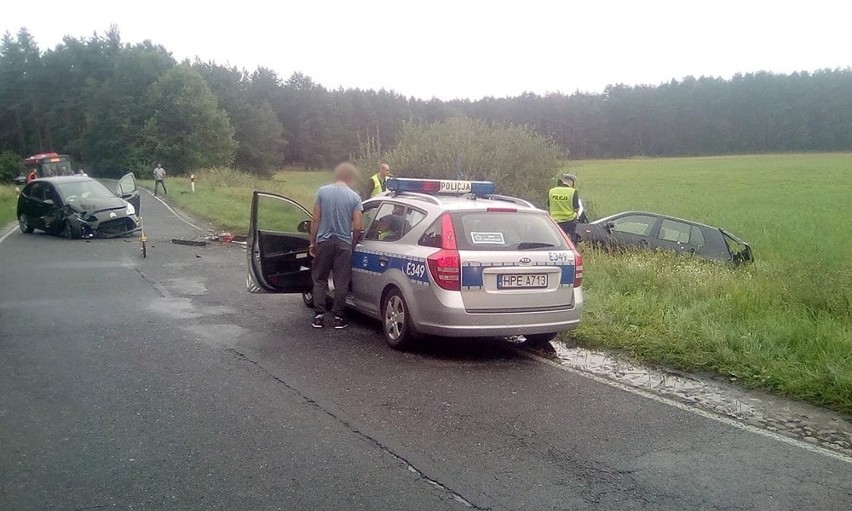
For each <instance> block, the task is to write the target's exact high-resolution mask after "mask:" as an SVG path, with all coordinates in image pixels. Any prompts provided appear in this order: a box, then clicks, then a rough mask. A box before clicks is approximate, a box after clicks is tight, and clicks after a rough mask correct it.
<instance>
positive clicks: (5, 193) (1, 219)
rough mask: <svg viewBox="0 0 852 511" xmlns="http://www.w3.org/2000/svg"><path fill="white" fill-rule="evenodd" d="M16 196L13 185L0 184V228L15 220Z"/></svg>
mask: <svg viewBox="0 0 852 511" xmlns="http://www.w3.org/2000/svg"><path fill="white" fill-rule="evenodd" d="M17 205H18V196H17V194H16V193H15V187H14V186H13V185H0V229H3V228H4V227H6V225H7V224H8V223H10V222H12V221H14V220H15V215H16V213H15V210H16V208H17Z"/></svg>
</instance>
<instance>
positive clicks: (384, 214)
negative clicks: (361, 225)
mask: <svg viewBox="0 0 852 511" xmlns="http://www.w3.org/2000/svg"><path fill="white" fill-rule="evenodd" d="M406 210H407V208H406V207H405V206H404V205H402V204H395V203H392V202H385V203H383V204H382V205H381V206H380V207H379V208H378V212H377V213H376V216H375V220H373V221H372V222H371V224H370V228H369V229H367V233H366V234H365V235H364V239H365V240H376V241H396V240H398V239H400V238H401V237H402V236H403V235H405V233H406V232H408V230H409V229H410V228H411V227H410V226H409V225H408V223H407V220H406Z"/></svg>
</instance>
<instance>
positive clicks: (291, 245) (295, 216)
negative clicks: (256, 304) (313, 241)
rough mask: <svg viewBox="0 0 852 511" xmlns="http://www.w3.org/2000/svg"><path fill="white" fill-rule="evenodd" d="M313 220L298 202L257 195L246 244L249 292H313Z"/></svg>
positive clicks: (267, 194)
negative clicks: (310, 250)
mask: <svg viewBox="0 0 852 511" xmlns="http://www.w3.org/2000/svg"><path fill="white" fill-rule="evenodd" d="M310 220H311V214H310V212H308V210H307V209H305V208H304V207H302V206H301V205H300V204H299V203H297V202H296V201H294V200H292V199H289V198H287V197H284V196H282V195H277V194H274V193H268V192H258V191H256V192H254V194H253V195H252V200H251V220H250V222H249V232H248V240H247V242H248V243H247V244H248V247H247V248H248V276H247V277H246V286H247V287H248V290H249V292H252V293H263V292H268V293H305V292H309V291H310V290H311V287H312V283H311V263H312V260H313V259H312V258H311V256H310V254H308V246H309V245H310Z"/></svg>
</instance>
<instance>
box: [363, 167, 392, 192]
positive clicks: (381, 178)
mask: <svg viewBox="0 0 852 511" xmlns="http://www.w3.org/2000/svg"><path fill="white" fill-rule="evenodd" d="M389 176H390V165H388V164H387V163H382V164H381V165H379V171H378V172H376V173H375V174H373V175H372V177H370V179H369V180H368V181H367V187H366V189H365V190H364V194H363V196H362V197H363V198H364V200H366V199H369V198H371V197H375V196H377V195H379V194H381V193H382V192H385V191H387V189H388V188H387V182H388V177H389Z"/></svg>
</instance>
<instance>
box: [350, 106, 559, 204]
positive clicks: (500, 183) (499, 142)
mask: <svg viewBox="0 0 852 511" xmlns="http://www.w3.org/2000/svg"><path fill="white" fill-rule="evenodd" d="M396 140H397V143H396V145H395V146H394V147H393V148H392V149H391V150H390V151H388V152H387V153H385V154H384V160H385V161H387V162H388V163H389V164H390V166H391V169H392V170H393V173H394V175H396V176H398V177H423V178H436V179H456V177H457V175H458V170H460V171H461V175H462V178H463V179H472V180H485V181H494V182H495V183H496V184H497V189H498V190H499V191H500V192H501V193H505V194H510V195H516V196H519V197H526V198H528V199H532V200H536V201H538V202H539V203H541V204H543V203H544V199H545V197H546V196H547V190H548V189H550V188H551V186H553V185H552V183H553V179H554V177H555V176H556V174H557V172H558V170H559V156H560V154H561V151H560V150H559V148H558V147H557V146H556V145H555V144H553V143H552V142H551V141H550V140H548V139H546V138H544V137H542V136H541V135H539V134H537V133H535V132H534V131H532V130H530V129H528V128H526V127H523V126H514V125H510V124H499V123H490V122H485V121H481V120H476V119H469V118H466V117H459V118H452V119H447V120H446V121H442V122H438V123H434V124H420V123H407V124H405V125H404V126H403V128H402V129H401V130H400V132H399V133H398V134H397V136H396ZM375 164H376V162H375V155H374V154H367V155H362V156H361V158H359V160H358V165H359V167H361V168H362V169H364V170H369V169H373V168H375Z"/></svg>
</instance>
